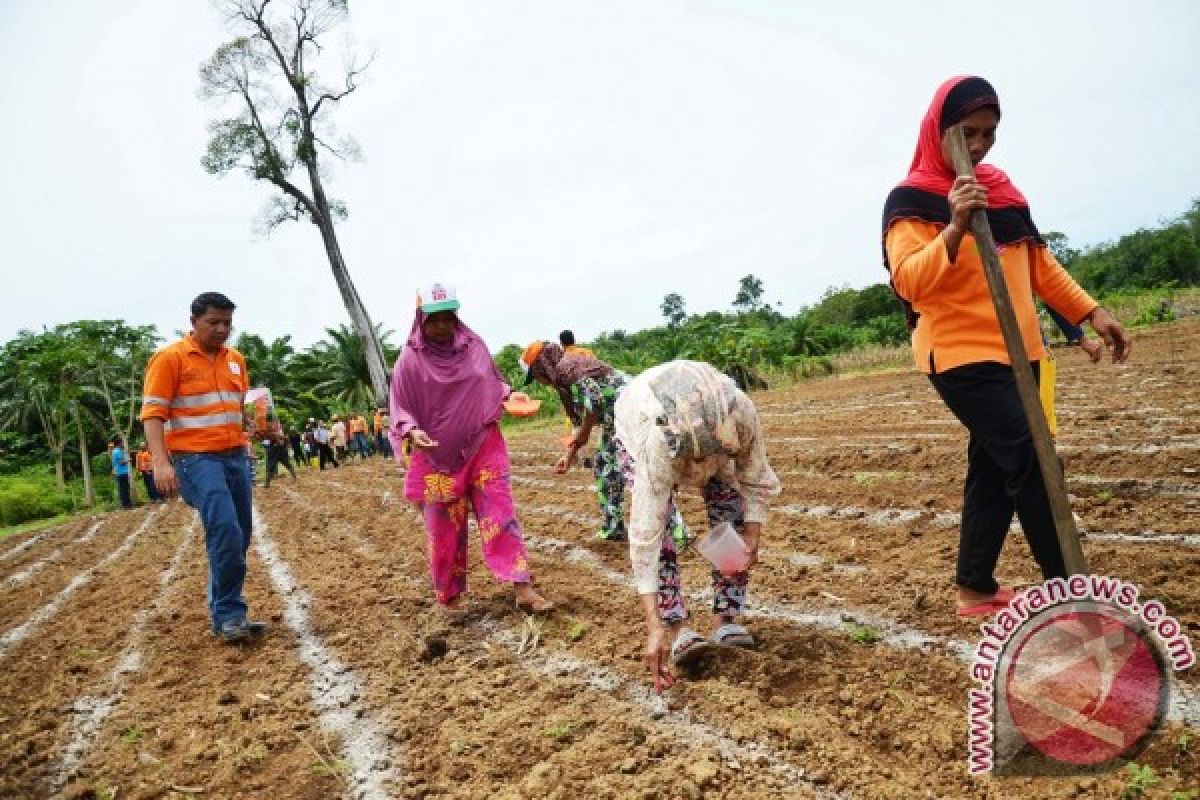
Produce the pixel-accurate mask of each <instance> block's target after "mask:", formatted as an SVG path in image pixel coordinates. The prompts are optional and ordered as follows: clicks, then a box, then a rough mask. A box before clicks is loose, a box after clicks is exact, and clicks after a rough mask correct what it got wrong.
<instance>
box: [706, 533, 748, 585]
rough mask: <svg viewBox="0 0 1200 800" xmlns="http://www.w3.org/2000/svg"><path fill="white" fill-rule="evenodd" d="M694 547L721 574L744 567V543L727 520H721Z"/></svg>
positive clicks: (733, 571)
mask: <svg viewBox="0 0 1200 800" xmlns="http://www.w3.org/2000/svg"><path fill="white" fill-rule="evenodd" d="M696 549H697V550H699V551H700V554H701V555H702V556H704V557H705V558H706V559H708V561H709V563H711V564H712V565H713V566H714V567H716V568H717V569H718V570H720V572H721V574H723V575H733V574H735V573H738V572H741V571H742V570H744V569H746V564H747V563H748V556H747V555H746V543H745V542H744V541H743V540H742V537H741V536H739V535H738V532H737V531H736V530H734V527H733V525H732V524H731V523H729V522H722V523H721V524H720V525H717V526H716V527H715V528H713V529H712V530H710V531H709V532H708V535H707V536H705V537H704V538H703V539H701V540H700V541H698V542H697V543H696Z"/></svg>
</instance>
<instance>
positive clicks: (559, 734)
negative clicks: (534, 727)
mask: <svg viewBox="0 0 1200 800" xmlns="http://www.w3.org/2000/svg"><path fill="white" fill-rule="evenodd" d="M580 727H582V726H581V725H580V724H579V723H578V722H572V721H570V720H567V721H566V722H560V723H558V724H557V725H551V726H550V727H548V728H546V729H545V730H544V731H542V733H544V734H546V735H547V736H549V737H550V738H551V739H554V740H555V741H558V742H562V741H566V740H567V739H570V738H571V737H572V736H574V735H575V734H576V733H577V732H578V731H579V729H580Z"/></svg>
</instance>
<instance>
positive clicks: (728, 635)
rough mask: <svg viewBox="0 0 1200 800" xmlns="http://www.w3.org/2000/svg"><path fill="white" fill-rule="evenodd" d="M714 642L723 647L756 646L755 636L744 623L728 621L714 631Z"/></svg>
mask: <svg viewBox="0 0 1200 800" xmlns="http://www.w3.org/2000/svg"><path fill="white" fill-rule="evenodd" d="M712 640H713V644H716V645H719V646H721V647H754V645H755V641H754V637H753V636H751V635H750V631H748V630H746V627H745V626H744V625H739V624H737V623H736V622H727V623H725V624H724V625H722V626H721V627H719V628H717V629H716V630H715V631H713V638H712Z"/></svg>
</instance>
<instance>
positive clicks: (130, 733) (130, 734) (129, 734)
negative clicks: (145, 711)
mask: <svg viewBox="0 0 1200 800" xmlns="http://www.w3.org/2000/svg"><path fill="white" fill-rule="evenodd" d="M144 734H145V731H143V730H142V726H141V725H139V724H137V723H136V722H135V723H133V724H132V725H130V726H129V727H128V728H126V729H125V730H123V731H121V741H122V742H124V743H125V744H137V743H138V742H140V741H141V740H142V736H143V735H144Z"/></svg>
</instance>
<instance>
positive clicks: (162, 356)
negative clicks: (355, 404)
mask: <svg viewBox="0 0 1200 800" xmlns="http://www.w3.org/2000/svg"><path fill="white" fill-rule="evenodd" d="M234 308H235V306H234V304H233V303H232V302H231V301H230V300H229V298H228V297H226V296H225V295H223V294H219V293H217V292H205V293H204V294H202V295H200V296H198V297H197V298H196V299H195V300H193V301H192V309H191V310H192V317H191V321H192V332H191V333H189V334H188V335H187V336H185V337H183V338H182V339H180V340H179V341H177V342H174V343H173V344H170V345H167V346H166V347H164V348H163V349H162V350H159V351H158V352H157V353H155V354H154V356H153V357H152V358H151V359H150V363H149V364H148V365H147V366H146V381H145V389H144V391H143V397H142V413H141V420H142V424H143V425H144V426H145V429H146V442H147V443H148V445H149V447H150V453H151V457H152V458H151V467H152V469H153V471H154V483H155V485H156V486H157V487H158V490H159V491H160V492H162V493H163V494H164V495H172V494H175V493H176V492H179V493H180V494H182V495H183V499H184V500H185V501H186V502H187V504H188V505H190V506H191V507H192V508H194V509H196V510H197V511H198V512H199V513H200V519H201V520H202V521H203V522H204V542H205V548H206V550H207V552H208V608H209V614H210V617H211V620H212V630H213V633H214V634H216V635H217V636H219V637H221V638H222V639H223V640H225V641H226V642H239V641H243V640H245V639H248V638H251V637H253V636H260V635H262V634H263V633H265V632H266V628H267V626H266V624H264V623H262V622H251V621H249V620H248V619H247V618H246V610H247V608H246V600H245V598H243V597H242V586H243V584H244V583H245V580H246V551H247V550H248V549H249V547H250V530H251V523H252V516H253V511H252V507H251V487H252V485H253V484H252V479H251V475H250V462H249V459H248V457H247V455H246V441H247V440H246V433H245V430H244V428H243V419H242V402H243V400H244V398H245V394H246V390H247V389H249V387H250V379H249V376H248V375H247V374H246V360H245V359H244V358H242V354H241V353H239V352H238V351H236V350H234V349H233V348H230V347H226V346H225V341H226V340H227V339H228V338H229V334H230V332H231V331H232V330H233V311H234Z"/></svg>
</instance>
